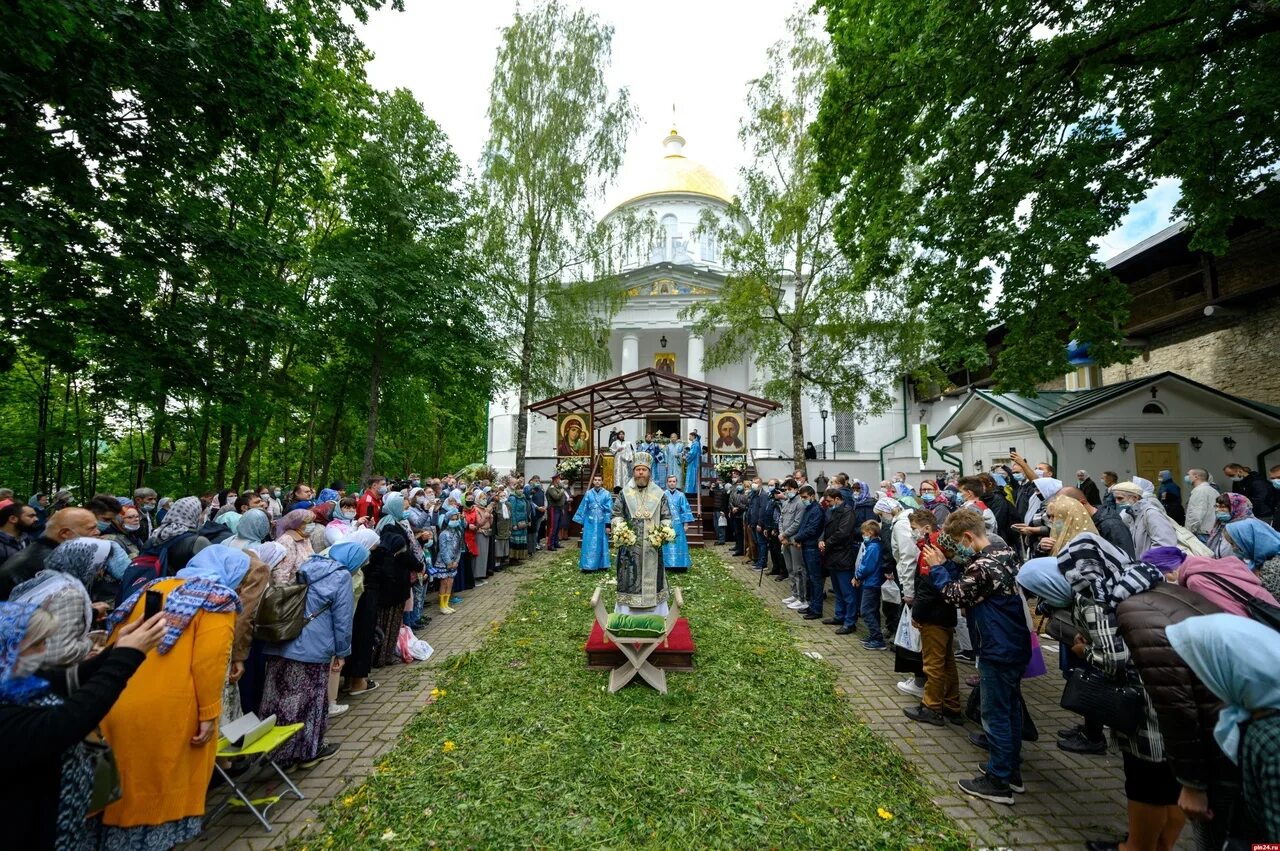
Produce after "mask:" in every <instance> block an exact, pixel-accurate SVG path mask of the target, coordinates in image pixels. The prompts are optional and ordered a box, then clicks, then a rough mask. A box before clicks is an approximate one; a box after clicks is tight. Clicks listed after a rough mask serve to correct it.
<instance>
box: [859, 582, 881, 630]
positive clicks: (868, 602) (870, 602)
mask: <svg viewBox="0 0 1280 851" xmlns="http://www.w3.org/2000/svg"><path fill="white" fill-rule="evenodd" d="M859 590H861V591H862V620H863V622H864V623H865V624H866V625H867V631H868V632H869V633H870V634H869V635H868V636H867V641H884V635H883V634H882V633H881V632H880V586H879V585H877V586H876V587H874V588H869V587H867V586H866V585H863V586H862V588H861V589H859Z"/></svg>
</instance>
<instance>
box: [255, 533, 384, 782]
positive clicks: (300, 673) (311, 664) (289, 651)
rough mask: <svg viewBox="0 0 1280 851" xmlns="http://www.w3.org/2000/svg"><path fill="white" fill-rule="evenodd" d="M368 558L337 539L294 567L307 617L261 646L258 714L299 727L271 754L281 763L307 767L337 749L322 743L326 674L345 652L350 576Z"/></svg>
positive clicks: (350, 605)
mask: <svg viewBox="0 0 1280 851" xmlns="http://www.w3.org/2000/svg"><path fill="white" fill-rule="evenodd" d="M368 560H369V551H368V550H366V549H365V548H364V547H363V546H361V545H360V544H357V543H355V542H354V541H342V542H339V543H337V544H334V545H333V546H332V547H330V548H329V554H328V555H327V556H321V555H313V556H311V557H310V558H308V559H307V560H306V561H305V562H304V563H303V564H302V565H301V566H300V567H299V568H298V575H299V576H301V577H303V579H305V580H306V582H307V601H306V613H307V619H306V620H305V622H304V625H303V627H302V632H301V633H300V634H299V635H298V637H297V638H295V639H293V640H291V641H284V642H280V643H272V644H268V645H267V649H266V652H267V656H268V658H267V684H266V688H265V689H264V690H263V693H262V706H261V711H262V712H263V713H270V714H273V715H275V716H276V720H277V721H278V722H279V723H282V724H297V723H299V722H301V723H303V724H304V725H305V726H304V727H303V728H302V730H301V731H299V732H298V733H297V735H295V736H294V737H293V738H292V739H290V740H289V741H288V742H287V743H285V744H284V745H283V746H281V747H280V748H279V749H278V750H276V751H274V752H273V753H272V758H273V759H274V760H275V761H276V762H277V763H279V764H281V765H284V766H290V765H302V766H303V767H304V768H310V767H311V766H313V765H315V764H316V763H318V762H321V761H322V760H326V759H328V758H329V757H331V756H333V755H334V754H335V753H337V752H338V745H337V744H334V743H328V744H326V743H325V741H324V732H325V728H326V727H327V726H328V723H329V673H330V671H333V672H335V673H336V672H338V671H341V670H342V660H343V659H345V658H346V657H347V656H349V655H350V654H351V620H352V616H353V614H354V611H353V605H354V604H353V598H352V593H351V587H352V586H351V574H352V573H354V572H355V571H357V570H359V569H360V568H361V566H363V565H364V563H365V562H366V561H368Z"/></svg>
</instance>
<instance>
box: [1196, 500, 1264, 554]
mask: <svg viewBox="0 0 1280 851" xmlns="http://www.w3.org/2000/svg"><path fill="white" fill-rule="evenodd" d="M1250 517H1253V503H1252V502H1250V501H1249V497H1247V496H1245V495H1244V494H1242V493H1220V494H1218V498H1217V500H1215V501H1214V506H1213V519H1214V521H1215V522H1214V524H1213V528H1212V529H1211V530H1209V540H1208V542H1207V543H1208V545H1209V549H1211V550H1213V554H1214V555H1215V556H1217V557H1218V558H1223V557H1224V556H1229V555H1231V544H1230V543H1229V542H1228V541H1227V539H1226V537H1225V536H1224V535H1223V532H1225V531H1226V528H1227V524H1228V523H1234V522H1236V521H1237V520H1248V519H1249V518H1250Z"/></svg>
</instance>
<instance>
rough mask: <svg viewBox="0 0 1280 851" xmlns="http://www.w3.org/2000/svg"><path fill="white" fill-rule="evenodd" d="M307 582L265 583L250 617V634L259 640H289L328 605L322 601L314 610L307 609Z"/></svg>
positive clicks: (329, 604)
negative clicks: (251, 617) (312, 611)
mask: <svg viewBox="0 0 1280 851" xmlns="http://www.w3.org/2000/svg"><path fill="white" fill-rule="evenodd" d="M307 587H308V586H307V583H305V582H295V583H292V584H279V585H268V586H267V589H266V590H265V591H263V592H262V600H261V601H260V602H259V603H258V612H257V614H256V615H255V617H254V627H253V637H254V638H255V639H257V640H259V641H274V642H280V641H292V640H293V639H295V638H297V637H298V636H299V635H301V634H302V629H303V627H305V626H306V625H307V624H309V623H311V622H312V621H313V620H315V619H316V618H318V617H320V615H321V614H322V613H323V612H324V611H325V609H328V608H329V607H330V606H331V605H332V603H325V604H324V605H323V606H321V607H320V609H319V610H318V611H316V612H315V613H314V614H311V615H308V614H307V613H306V611H307Z"/></svg>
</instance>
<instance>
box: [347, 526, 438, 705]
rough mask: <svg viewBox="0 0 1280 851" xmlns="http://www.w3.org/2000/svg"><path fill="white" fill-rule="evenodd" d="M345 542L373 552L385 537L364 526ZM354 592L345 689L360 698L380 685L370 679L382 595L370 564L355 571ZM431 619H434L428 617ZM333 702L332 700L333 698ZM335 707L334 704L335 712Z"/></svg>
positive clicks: (350, 694)
mask: <svg viewBox="0 0 1280 851" xmlns="http://www.w3.org/2000/svg"><path fill="white" fill-rule="evenodd" d="M343 540H344V541H347V542H350V543H355V544H359V545H360V546H362V547H364V548H365V551H366V552H370V553H371V551H372V550H373V548H374V547H376V546H378V543H379V541H380V540H381V539H380V538H379V536H378V533H377V532H375V531H373V530H372V529H366V528H364V527H360V528H358V529H355V530H354V531H353V532H352V533H351V534H350V535H349V536H347V537H346V538H344V539H343ZM351 582H352V587H351V593H352V596H353V597H354V598H355V599H354V606H355V614H354V615H353V616H352V619H351V655H350V656H348V657H347V660H346V663H345V664H344V665H343V666H342V676H343V678H344V680H345V690H346V692H347V694H348V695H349V696H351V697H358V696H360V695H362V694H365V693H367V692H371V691H373V690H374V689H376V688H377V687H378V684H377V683H376V682H374V681H373V680H371V679H369V671H370V669H371V668H372V667H373V645H374V639H375V635H376V628H375V623H376V621H377V614H378V613H377V608H378V603H377V600H378V596H377V592H376V591H375V590H374V589H373V588H372V586H371V583H370V579H369V566H368V564H366V565H365V567H364V568H363V569H361V570H358V571H356V572H355V573H353V574H351ZM428 620H430V619H429V618H428ZM331 702H332V701H331ZM332 709H333V707H332V706H331V707H330V714H332Z"/></svg>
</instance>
